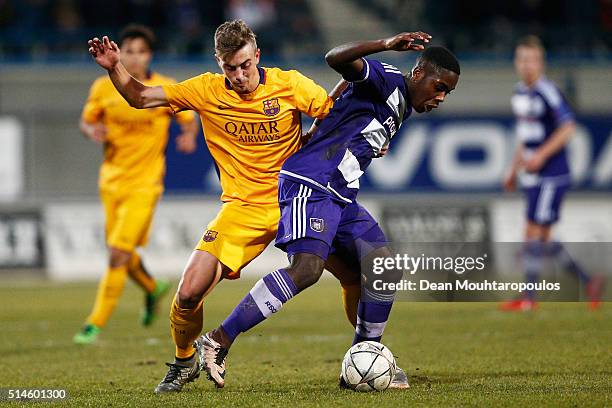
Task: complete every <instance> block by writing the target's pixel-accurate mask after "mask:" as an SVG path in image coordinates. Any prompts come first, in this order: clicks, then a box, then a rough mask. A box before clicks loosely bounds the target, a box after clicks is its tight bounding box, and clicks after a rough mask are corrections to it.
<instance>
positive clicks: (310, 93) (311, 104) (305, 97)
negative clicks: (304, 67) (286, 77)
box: [293, 71, 334, 119]
mask: <svg viewBox="0 0 612 408" xmlns="http://www.w3.org/2000/svg"><path fill="white" fill-rule="evenodd" d="M293 82H294V88H293V89H294V98H295V104H296V106H297V108H298V110H299V111H300V112H303V113H305V114H306V115H308V116H310V117H312V118H317V119H323V118H324V117H325V116H327V114H328V113H329V111H330V110H331V108H332V106H333V105H334V101H333V100H332V99H331V98H330V97H329V95H328V94H327V91H326V90H325V89H323V88H322V87H321V86H319V85H317V84H316V83H315V82H314V81H313V80H312V79H310V78H308V77H307V76H305V75H302V74H301V73H299V72H297V71H294V75H293Z"/></svg>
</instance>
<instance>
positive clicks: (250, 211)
mask: <svg viewBox="0 0 612 408" xmlns="http://www.w3.org/2000/svg"><path fill="white" fill-rule="evenodd" d="M279 218H280V210H279V209H278V204H276V203H274V204H247V203H244V202H240V201H230V202H227V203H224V204H223V206H222V207H221V211H219V213H218V214H217V217H216V218H215V219H214V220H212V221H211V222H210V223H209V224H208V226H207V227H206V228H207V230H206V232H204V235H203V236H202V238H201V239H200V241H199V242H198V245H197V246H196V248H195V249H197V250H200V251H206V252H209V253H211V254H212V255H214V256H215V257H216V258H217V259H218V260H219V261H221V263H222V264H223V265H225V266H227V267H228V268H230V269H231V270H232V272H231V273H230V274H229V276H228V278H229V279H238V278H239V277H240V271H241V270H242V268H244V267H245V266H247V265H248V264H249V262H251V261H252V260H253V259H255V258H256V257H257V256H258V255H259V254H261V253H262V252H263V250H264V249H266V247H267V246H268V244H269V243H270V242H272V240H273V239H274V238H276V230H277V228H278V220H279Z"/></svg>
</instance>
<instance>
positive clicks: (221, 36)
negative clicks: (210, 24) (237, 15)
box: [215, 20, 257, 57]
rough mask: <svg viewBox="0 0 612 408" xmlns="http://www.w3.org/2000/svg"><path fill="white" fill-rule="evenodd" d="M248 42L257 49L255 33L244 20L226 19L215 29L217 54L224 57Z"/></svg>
mask: <svg viewBox="0 0 612 408" xmlns="http://www.w3.org/2000/svg"><path fill="white" fill-rule="evenodd" d="M247 44H253V47H255V49H257V40H256V36H255V33H254V32H253V30H251V28H250V27H249V26H248V25H247V24H246V23H245V22H244V21H243V20H232V21H226V22H225V23H223V24H221V25H220V26H219V27H217V30H216V31H215V54H217V56H218V57H224V56H226V55H228V54H232V53H234V52H236V51H238V50H239V49H241V48H242V47H244V46H245V45H247Z"/></svg>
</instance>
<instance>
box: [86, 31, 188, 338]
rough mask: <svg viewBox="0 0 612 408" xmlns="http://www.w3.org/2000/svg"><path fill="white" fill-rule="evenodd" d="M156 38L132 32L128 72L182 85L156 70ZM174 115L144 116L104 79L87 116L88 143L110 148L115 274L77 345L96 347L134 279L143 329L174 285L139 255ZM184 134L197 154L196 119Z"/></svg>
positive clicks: (126, 39)
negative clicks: (140, 300)
mask: <svg viewBox="0 0 612 408" xmlns="http://www.w3.org/2000/svg"><path fill="white" fill-rule="evenodd" d="M154 42H155V37H154V34H153V32H152V31H151V30H150V29H149V28H147V27H145V26H139V25H130V26H127V27H126V28H125V29H124V30H123V32H122V33H121V35H120V44H121V46H122V49H123V53H122V54H121V60H122V62H123V64H124V66H125V67H126V69H127V70H128V72H129V73H130V74H131V75H132V76H134V77H135V78H138V80H139V81H142V82H143V83H145V84H147V85H151V86H155V85H163V84H172V83H174V82H175V81H174V80H173V79H172V78H168V77H166V76H163V75H161V74H158V73H157V72H152V71H151V70H150V64H151V59H152V58H153V47H154ZM172 117H173V114H172V111H171V110H170V109H168V108H163V107H160V108H156V109H149V110H138V109H134V108H132V107H130V106H129V105H128V103H127V102H126V101H125V100H124V99H123V98H122V97H121V95H120V94H119V92H117V90H116V89H115V87H114V86H113V84H112V82H111V80H110V79H109V78H108V76H106V75H105V76H103V77H100V78H98V79H97V80H96V81H95V82H94V83H93V85H92V86H91V90H90V93H89V97H88V99H87V102H86V104H85V107H84V108H83V112H82V116H81V122H80V128H81V131H82V132H83V134H84V135H85V136H87V137H88V138H89V139H91V140H92V141H94V142H95V143H98V144H101V145H103V147H104V161H103V163H102V166H101V168H100V176H99V190H100V198H101V200H102V203H103V205H104V212H105V219H106V225H105V232H106V244H107V247H108V252H109V259H108V269H107V270H106V272H105V274H104V276H103V277H102V280H101V281H100V283H99V286H98V293H97V295H96V301H95V304H94V306H93V310H92V311H91V313H90V315H89V316H88V317H87V320H86V324H85V326H84V327H83V328H82V330H81V331H80V332H78V333H77V334H76V335H75V336H74V342H75V343H79V344H88V343H92V342H93V341H95V340H96V337H97V336H98V334H99V332H100V330H101V329H102V328H103V327H104V326H105V324H106V323H107V321H108V319H109V318H110V316H111V314H112V312H113V310H114V309H115V306H116V304H117V301H118V300H119V297H120V296H121V293H122V291H123V287H124V285H125V281H126V279H127V277H128V276H129V277H130V278H131V279H132V280H133V281H134V282H136V283H137V284H138V285H139V286H140V287H141V288H142V289H143V290H144V291H145V293H146V295H145V306H144V310H143V312H142V320H141V322H142V324H143V325H144V326H148V325H150V324H151V323H152V322H153V319H154V317H155V314H156V304H157V303H158V301H159V299H160V297H161V296H162V295H163V294H164V293H166V292H167V291H168V287H169V283H168V282H167V281H165V280H156V279H155V278H153V277H152V276H151V275H150V274H149V273H148V272H147V270H146V269H145V268H144V266H143V263H142V259H141V257H140V256H139V255H138V252H137V251H136V248H137V247H141V246H144V245H145V244H146V243H147V238H148V234H149V230H150V228H151V223H152V221H153V213H154V211H155V206H156V205H157V202H158V200H159V198H160V196H161V195H162V192H163V189H164V185H163V178H164V173H165V149H166V144H167V142H168V135H169V125H170V122H171V120H172ZM176 120H177V121H178V122H179V123H180V125H181V128H182V134H181V135H179V136H177V138H176V143H177V149H178V150H179V151H181V152H183V153H192V152H193V151H194V150H195V148H196V136H197V132H198V125H197V121H196V120H195V115H194V114H193V113H191V112H185V113H180V114H177V116H176Z"/></svg>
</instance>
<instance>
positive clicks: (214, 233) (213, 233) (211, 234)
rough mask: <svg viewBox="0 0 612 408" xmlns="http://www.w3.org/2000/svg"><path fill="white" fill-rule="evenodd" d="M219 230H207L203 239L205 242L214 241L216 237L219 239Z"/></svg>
mask: <svg viewBox="0 0 612 408" xmlns="http://www.w3.org/2000/svg"><path fill="white" fill-rule="evenodd" d="M217 234H218V232H217V231H213V230H206V232H205V233H204V236H203V237H202V241H204V242H213V241H214V240H215V239H217Z"/></svg>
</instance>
